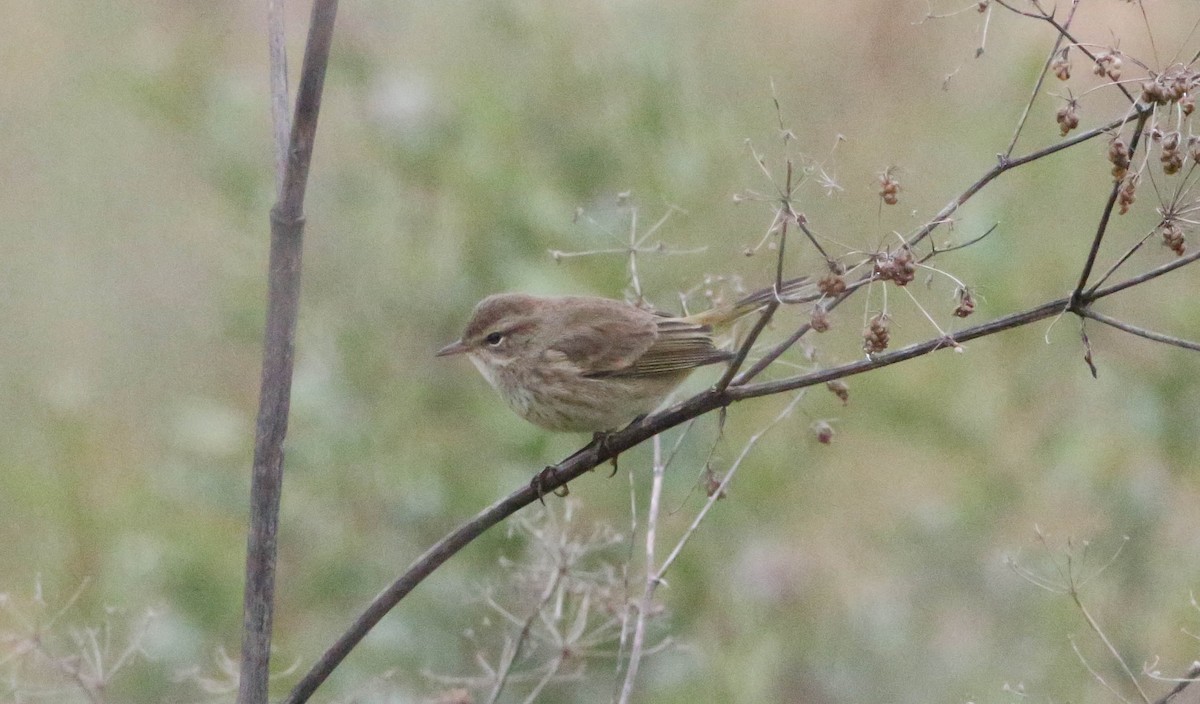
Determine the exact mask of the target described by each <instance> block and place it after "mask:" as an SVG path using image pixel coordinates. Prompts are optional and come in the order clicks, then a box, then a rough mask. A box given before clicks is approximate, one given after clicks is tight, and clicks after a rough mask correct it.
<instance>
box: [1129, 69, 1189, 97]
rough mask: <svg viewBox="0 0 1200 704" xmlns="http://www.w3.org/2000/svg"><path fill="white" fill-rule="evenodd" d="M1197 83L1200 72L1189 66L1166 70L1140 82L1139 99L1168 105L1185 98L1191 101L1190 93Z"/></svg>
mask: <svg viewBox="0 0 1200 704" xmlns="http://www.w3.org/2000/svg"><path fill="white" fill-rule="evenodd" d="M1197 84H1200V74H1197V73H1196V72H1194V71H1192V70H1191V69H1189V68H1182V69H1179V70H1175V71H1166V72H1163V73H1160V74H1159V75H1157V76H1154V77H1153V78H1151V79H1150V80H1148V81H1145V82H1143V83H1142V95H1141V97H1140V98H1139V100H1141V102H1143V103H1145V104H1146V105H1170V104H1171V103H1179V102H1184V101H1185V100H1186V101H1187V102H1189V103H1191V102H1192V101H1191V100H1190V98H1191V97H1192V95H1191V93H1192V91H1193V90H1194V89H1195V87H1196V85H1197Z"/></svg>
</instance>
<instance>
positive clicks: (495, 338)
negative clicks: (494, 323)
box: [483, 332, 504, 347]
mask: <svg viewBox="0 0 1200 704" xmlns="http://www.w3.org/2000/svg"><path fill="white" fill-rule="evenodd" d="M483 341H484V342H486V343H488V344H489V345H491V346H492V347H495V346H496V345H499V344H500V343H501V342H503V341H504V335H501V334H500V333H498V332H493V333H491V334H489V335H488V336H487V337H485V338H483Z"/></svg>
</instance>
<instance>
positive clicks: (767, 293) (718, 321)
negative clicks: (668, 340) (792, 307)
mask: <svg viewBox="0 0 1200 704" xmlns="http://www.w3.org/2000/svg"><path fill="white" fill-rule="evenodd" d="M820 297H821V292H820V291H819V290H818V289H817V285H816V284H814V283H813V282H812V281H811V280H809V278H808V277H807V276H800V277H797V278H795V279H788V280H787V281H784V282H783V285H782V286H780V287H779V289H778V290H776V288H775V287H774V286H771V287H769V288H764V289H760V290H758V291H755V292H753V293H751V294H749V295H747V296H745V297H743V298H741V299H739V300H738V301H737V302H735V303H732V304H726V305H722V306H717V307H716V308H711V309H709V310H706V311H704V312H701V313H696V314H694V315H689V316H688V317H687V320H688V321H689V322H692V323H696V324H697V325H712V326H715V327H720V326H722V325H728V324H730V323H732V322H733V321H735V320H737V319H738V318H741V317H743V316H746V315H749V314H751V313H753V312H754V311H756V310H761V309H762V308H763V306H765V305H767V304H768V303H770V302H771V301H774V300H778V301H779V302H780V303H785V304H787V303H807V302H809V301H815V300H817V299H818V298H820Z"/></svg>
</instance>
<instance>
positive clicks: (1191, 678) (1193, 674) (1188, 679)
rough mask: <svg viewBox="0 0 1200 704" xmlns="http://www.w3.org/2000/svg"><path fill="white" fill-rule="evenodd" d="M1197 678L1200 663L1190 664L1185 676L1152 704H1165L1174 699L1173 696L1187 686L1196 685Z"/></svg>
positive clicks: (1199, 671) (1199, 676)
mask: <svg viewBox="0 0 1200 704" xmlns="http://www.w3.org/2000/svg"><path fill="white" fill-rule="evenodd" d="M1198 678H1200V663H1192V667H1191V669H1189V670H1188V671H1187V674H1186V675H1184V676H1183V678H1182V679H1180V680H1179V681H1178V682H1176V683H1175V686H1174V687H1172V688H1171V691H1169V692H1167V693H1166V694H1164V695H1162V696H1161V697H1159V698H1158V699H1155V700H1154V704H1167V703H1168V702H1170V701H1171V700H1173V699H1174V698H1175V695H1177V694H1179V693H1180V692H1182V691H1183V690H1184V689H1185V688H1187V687H1188V686H1189V685H1196V682H1197V680H1198ZM1196 686H1200V685H1196Z"/></svg>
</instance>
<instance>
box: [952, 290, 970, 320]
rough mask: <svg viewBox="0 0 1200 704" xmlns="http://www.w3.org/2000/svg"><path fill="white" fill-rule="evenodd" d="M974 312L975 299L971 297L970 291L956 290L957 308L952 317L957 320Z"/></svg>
mask: <svg viewBox="0 0 1200 704" xmlns="http://www.w3.org/2000/svg"><path fill="white" fill-rule="evenodd" d="M974 312H975V297H974V296H972V295H971V289H969V288H960V289H958V306H957V307H956V308H955V309H954V315H956V316H958V317H959V318H965V317H967V316H968V315H970V314H972V313H974Z"/></svg>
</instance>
